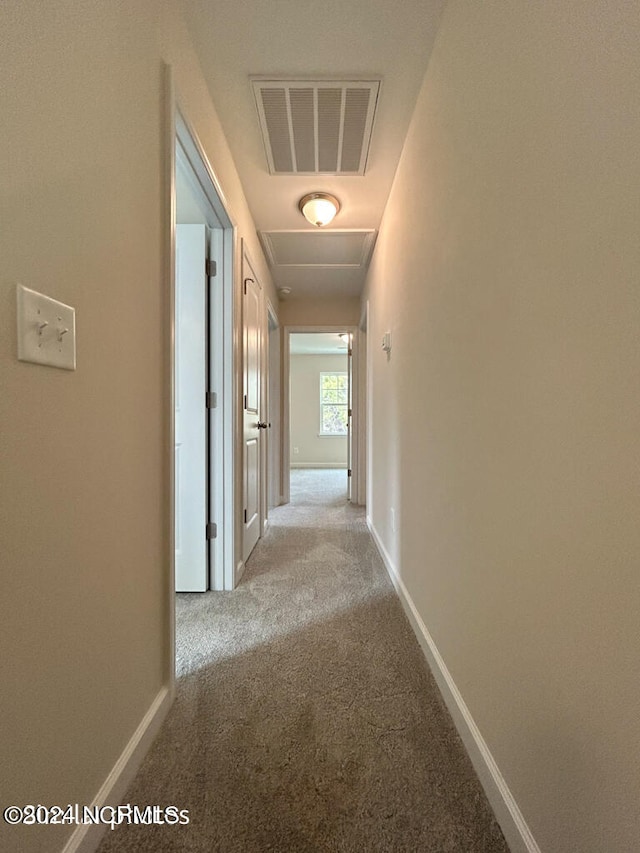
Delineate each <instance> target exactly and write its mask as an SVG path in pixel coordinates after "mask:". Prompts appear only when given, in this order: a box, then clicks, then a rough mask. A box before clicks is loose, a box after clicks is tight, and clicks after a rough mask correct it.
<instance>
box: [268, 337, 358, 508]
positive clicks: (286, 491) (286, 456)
mask: <svg viewBox="0 0 640 853" xmlns="http://www.w3.org/2000/svg"><path fill="white" fill-rule="evenodd" d="M356 331H357V328H356V326H353V325H351V324H349V323H346V324H342V325H340V324H337V323H332V324H331V325H324V326H304V325H302V326H299V325H292V326H283V338H282V386H281V390H282V395H281V396H282V457H281V462H282V503H283V504H285V503H289V500H290V497H291V484H290V482H289V479H290V478H289V471H290V470H291V463H290V459H291V430H290V418H291V412H290V395H289V381H290V379H289V376H290V367H291V340H290V338H291V335H292V334H297V333H298V332H348V333H349V334H350V335H351V351H352V362H351V365H352V370H351V373H352V378H353V376H354V375H355V374H356V373H357V370H358V358H359V356H358V341H357V336H356ZM357 395H358V387H357V385H354V386H353V389H352V399H351V408H352V417H351V430H352V460H351V462H352V464H351V468H352V477H351V490H352V501H353V502H354V503H355V502H356V495H357V478H358V470H357V462H358V437H359V418H358V414H359V412H358V400H357ZM327 437H333V436H327ZM336 437H339V438H346V436H336ZM305 467H309V466H305ZM332 467H336V466H332Z"/></svg>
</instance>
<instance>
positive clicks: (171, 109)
mask: <svg viewBox="0 0 640 853" xmlns="http://www.w3.org/2000/svg"><path fill="white" fill-rule="evenodd" d="M163 72H164V97H165V104H164V107H165V114H164V122H165V146H164V147H165V151H164V159H165V162H164V180H165V199H166V205H167V206H166V209H165V217H166V219H165V223H164V225H165V227H164V229H163V232H164V238H165V246H164V250H165V264H166V266H165V281H164V291H165V317H166V320H165V323H164V326H163V330H162V334H163V340H164V347H163V349H164V361H163V371H164V380H165V381H164V383H163V384H164V387H165V399H164V406H165V418H166V424H167V428H166V440H167V446H166V449H165V470H164V474H165V477H166V481H167V503H166V504H165V514H166V517H167V520H168V524H167V529H166V542H165V545H166V548H167V549H168V554H167V557H166V559H167V566H168V570H169V579H168V580H169V589H168V596H167V604H166V609H167V616H168V623H169V624H168V628H169V649H168V655H167V661H166V666H167V671H166V672H165V680H166V682H167V683H168V685H169V693H170V694H171V697H173V695H174V693H175V684H176V596H175V588H176V543H175V531H176V517H175V507H176V484H175V470H176V469H175V407H176V403H175V394H176V390H175V376H174V364H175V305H176V302H175V298H176V263H175V258H176V233H175V232H176V229H175V223H176V146H175V142H176V90H175V83H174V75H173V68H172V66H171V65H168V64H166V63H164V66H163Z"/></svg>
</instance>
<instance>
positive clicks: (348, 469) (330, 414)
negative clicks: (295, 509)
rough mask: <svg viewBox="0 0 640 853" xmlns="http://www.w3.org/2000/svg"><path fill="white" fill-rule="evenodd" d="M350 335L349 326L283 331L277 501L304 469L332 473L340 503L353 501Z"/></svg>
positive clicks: (354, 422) (352, 354)
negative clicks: (279, 490) (341, 496)
mask: <svg viewBox="0 0 640 853" xmlns="http://www.w3.org/2000/svg"><path fill="white" fill-rule="evenodd" d="M354 333H355V329H354V328H353V327H351V326H325V327H322V328H319V327H295V328H294V327H287V328H285V334H284V341H283V343H284V346H283V366H284V378H283V383H282V391H283V415H284V417H283V424H282V425H283V431H284V435H283V453H282V482H283V490H282V491H283V502H288V501H289V500H290V499H291V489H292V480H293V481H294V482H297V481H298V480H300V479H301V475H300V474H299V473H298V472H300V471H305V470H307V471H312V470H327V471H329V470H330V471H333V472H334V474H333V475H332V477H333V479H334V480H335V482H336V483H338V484H340V483H341V484H343V486H344V492H343V493H344V497H345V499H348V500H353V502H354V503H355V502H357V492H356V491H355V490H354V486H353V483H354V474H355V473H356V472H355V470H354V467H355V463H356V458H357V457H356V448H357V434H356V427H357V413H356V407H355V404H354V399H355V398H354V394H355V390H356V389H355V383H354V381H353V379H354V366H353V365H354V357H355V349H354ZM342 472H343V473H342ZM339 488H340V490H342V485H340V486H339Z"/></svg>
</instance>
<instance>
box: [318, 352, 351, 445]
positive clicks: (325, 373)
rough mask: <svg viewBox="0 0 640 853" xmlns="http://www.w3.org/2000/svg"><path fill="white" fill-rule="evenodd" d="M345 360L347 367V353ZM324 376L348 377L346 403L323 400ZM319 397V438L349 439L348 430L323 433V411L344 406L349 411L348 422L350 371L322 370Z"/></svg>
mask: <svg viewBox="0 0 640 853" xmlns="http://www.w3.org/2000/svg"><path fill="white" fill-rule="evenodd" d="M345 358H346V359H347V365H348V363H349V362H348V359H349V356H348V355H347V353H345ZM323 376H346V377H347V383H346V388H345V389H344V390H345V391H346V392H347V399H346V400H345V402H344V403H328V402H325V401H324V400H323V398H322V391H323V390H324V389H323V388H322V377H323ZM336 390H340V389H336ZM318 395H319V397H320V400H319V403H320V430H319V432H318V438H349V430H348V429H347V432H323V431H322V423H323V418H322V409H323V406H344V407H345V409H346V410H347V420H348V410H349V399H348V398H349V371H348V370H321V371H320V375H319V382H318Z"/></svg>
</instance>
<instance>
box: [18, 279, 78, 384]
mask: <svg viewBox="0 0 640 853" xmlns="http://www.w3.org/2000/svg"><path fill="white" fill-rule="evenodd" d="M17 306H18V359H19V360H20V361H31V362H34V363H35V364H48V365H49V366H50V367H61V368H62V369H63V370H75V369H76V312H75V309H74V308H71V306H69V305H65V304H64V303H63V302H57V301H56V300H55V299H51V297H49V296H44V295H43V294H42V293H36V291H35V290H29V288H28V287H23V286H22V285H21V284H19V285H18V287H17Z"/></svg>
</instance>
